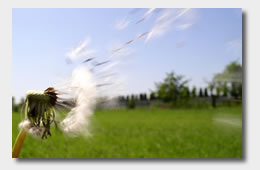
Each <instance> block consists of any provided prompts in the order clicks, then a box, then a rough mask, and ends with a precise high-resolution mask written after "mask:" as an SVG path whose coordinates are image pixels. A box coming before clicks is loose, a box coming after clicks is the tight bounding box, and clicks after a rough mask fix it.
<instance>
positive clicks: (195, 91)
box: [191, 86, 197, 97]
mask: <svg viewBox="0 0 260 170" xmlns="http://www.w3.org/2000/svg"><path fill="white" fill-rule="evenodd" d="M191 96H192V97H196V96H197V89H196V87H195V86H194V87H193V88H192V91H191Z"/></svg>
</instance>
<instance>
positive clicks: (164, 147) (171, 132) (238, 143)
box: [12, 106, 242, 158]
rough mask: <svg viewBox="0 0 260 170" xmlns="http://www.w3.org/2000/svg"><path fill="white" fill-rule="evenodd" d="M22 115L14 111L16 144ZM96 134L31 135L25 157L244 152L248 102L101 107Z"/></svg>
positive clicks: (211, 155)
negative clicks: (187, 106)
mask: <svg viewBox="0 0 260 170" xmlns="http://www.w3.org/2000/svg"><path fill="white" fill-rule="evenodd" d="M20 121H21V115H20V114H18V113H13V124H12V126H13V134H12V142H13V144H14V142H15V139H16V136H17V134H18V132H19V130H18V123H19V122H20ZM91 122H92V125H91V129H92V136H91V137H89V138H84V137H76V138H70V137H66V136H64V135H62V133H60V132H59V131H56V130H55V128H53V129H52V136H51V137H49V138H48V139H47V140H41V139H36V138H35V137H32V136H27V138H26V140H25V142H24V145H23V148H22V152H21V154H20V157H21V158H241V157H242V107H241V106H236V107H230V108H228V107H223V108H216V109H197V110H191V109H175V110H170V109H141V108H138V109H135V110H106V111H98V112H96V113H95V114H94V116H93V118H92V121H91Z"/></svg>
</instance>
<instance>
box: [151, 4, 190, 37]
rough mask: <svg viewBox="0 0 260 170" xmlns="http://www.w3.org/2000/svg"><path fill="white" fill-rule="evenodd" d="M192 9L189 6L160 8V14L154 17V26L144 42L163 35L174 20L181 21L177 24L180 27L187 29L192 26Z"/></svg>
mask: <svg viewBox="0 0 260 170" xmlns="http://www.w3.org/2000/svg"><path fill="white" fill-rule="evenodd" d="M192 11H193V9H190V8H185V9H164V10H162V12H160V15H159V16H158V17H157V18H156V20H155V24H154V26H153V27H152V29H151V30H150V32H149V34H148V35H147V38H146V42H147V41H149V40H150V39H152V38H154V37H160V36H162V35H164V34H165V33H166V32H167V31H168V30H169V29H170V28H171V26H172V24H173V23H175V22H178V23H181V25H177V26H178V27H180V28H182V29H187V28H189V27H190V26H192V23H191V20H192V17H191V16H192V14H193V13H192Z"/></svg>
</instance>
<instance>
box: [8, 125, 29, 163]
mask: <svg viewBox="0 0 260 170" xmlns="http://www.w3.org/2000/svg"><path fill="white" fill-rule="evenodd" d="M26 134H27V132H26V130H25V129H24V128H22V129H21V130H20V132H19V134H18V136H17V138H16V141H15V144H14V147H13V151H12V157H13V158H18V157H19V154H20V152H21V149H22V146H23V142H24V140H25V137H26Z"/></svg>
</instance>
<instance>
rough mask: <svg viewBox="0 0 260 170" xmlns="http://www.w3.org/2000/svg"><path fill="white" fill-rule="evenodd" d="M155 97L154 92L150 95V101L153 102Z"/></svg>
mask: <svg viewBox="0 0 260 170" xmlns="http://www.w3.org/2000/svg"><path fill="white" fill-rule="evenodd" d="M155 99H156V96H155V92H152V93H150V100H155Z"/></svg>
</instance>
